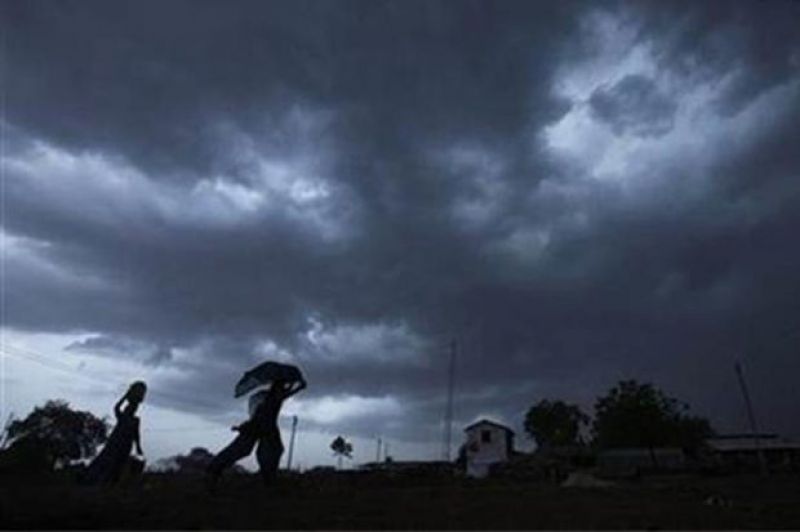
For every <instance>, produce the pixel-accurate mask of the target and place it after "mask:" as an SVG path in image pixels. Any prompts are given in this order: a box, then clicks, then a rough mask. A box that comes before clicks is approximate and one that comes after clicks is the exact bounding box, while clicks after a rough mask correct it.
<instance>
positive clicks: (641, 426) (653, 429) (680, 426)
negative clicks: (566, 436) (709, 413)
mask: <svg viewBox="0 0 800 532" xmlns="http://www.w3.org/2000/svg"><path fill="white" fill-rule="evenodd" d="M688 410H689V406H688V405H687V404H686V403H683V402H680V401H678V400H677V399H674V398H672V397H669V396H667V395H666V394H665V393H664V392H662V391H661V390H659V389H658V388H656V387H654V386H653V385H652V384H641V383H638V382H636V381H635V380H627V381H620V382H619V383H618V384H617V385H616V386H614V387H613V388H611V390H609V392H608V394H607V395H605V396H604V397H600V398H598V400H597V402H596V403H595V419H594V425H593V427H592V432H593V435H594V443H595V444H596V445H597V446H598V447H601V448H610V447H646V448H649V449H650V452H651V457H652V459H653V462H654V465H657V464H655V453H654V452H653V448H654V447H658V446H669V447H682V448H685V449H687V450H690V451H693V450H695V449H697V448H698V447H699V446H701V445H702V443H703V441H704V440H705V439H706V438H707V437H709V436H711V435H712V434H713V431H712V429H711V425H710V424H709V422H708V420H706V419H703V418H701V417H695V416H690V415H689V414H688Z"/></svg>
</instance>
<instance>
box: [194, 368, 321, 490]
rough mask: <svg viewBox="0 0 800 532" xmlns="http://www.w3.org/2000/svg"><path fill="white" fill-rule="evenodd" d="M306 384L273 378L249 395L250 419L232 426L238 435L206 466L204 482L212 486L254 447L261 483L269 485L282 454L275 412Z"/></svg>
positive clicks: (302, 381) (211, 488)
mask: <svg viewBox="0 0 800 532" xmlns="http://www.w3.org/2000/svg"><path fill="white" fill-rule="evenodd" d="M305 387H306V382H305V381H304V380H301V381H297V382H287V381H281V380H276V381H274V382H273V383H272V385H271V386H270V388H269V389H268V390H266V391H260V392H256V393H254V394H253V395H252V396H251V398H250V401H251V404H253V405H254V408H251V415H250V419H248V420H247V421H245V422H244V423H242V424H241V425H238V426H236V427H232V430H235V431H237V432H238V433H239V435H238V436H236V438H235V439H234V440H233V441H232V442H231V443H230V444H229V445H228V446H227V447H225V448H224V449H222V450H221V451H220V452H219V453H218V454H217V455H216V456H215V457H214V459H213V460H212V461H211V463H210V464H209V466H208V471H207V473H208V475H207V484H208V487H209V489H210V490H212V491H213V490H214V488H215V487H216V484H217V481H218V480H219V477H220V475H221V474H222V472H223V471H224V470H225V469H226V468H228V467H230V466H232V465H233V464H235V463H236V462H237V461H239V460H241V459H242V458H244V457H246V456H248V455H249V454H250V453H252V452H253V448H254V447H255V446H256V444H258V449H257V450H256V460H257V461H258V467H259V470H260V473H261V478H262V480H263V481H264V484H266V485H269V484H271V483H272V481H273V480H274V479H275V476H276V474H277V472H278V464H279V463H280V459H281V455H282V454H283V442H282V441H281V431H280V429H279V428H278V415H279V414H280V410H281V406H283V402H284V401H285V400H286V399H288V398H289V397H291V396H293V395H294V394H296V393H297V392H299V391H300V390H303V389H304V388H305Z"/></svg>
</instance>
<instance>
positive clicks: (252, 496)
mask: <svg viewBox="0 0 800 532" xmlns="http://www.w3.org/2000/svg"><path fill="white" fill-rule="evenodd" d="M0 528H4V529H8V528H17V529H19V528H25V529H31V528H37V529H46V528H58V529H70V528H81V529H92V528H114V529H125V528H148V529H171V528H180V529H206V528H214V529H253V528H258V529H269V528H272V529H541V528H544V529H603V528H615V529H631V528H635V529H686V528H691V529H748V528H749V529H753V528H762V529H763V528H768V529H800V476H773V477H769V478H767V479H762V478H759V477H757V476H736V477H713V478H692V477H672V478H660V479H645V480H640V481H629V482H625V483H618V484H617V485H616V486H614V487H612V488H605V489H587V488H561V487H558V486H555V485H550V484H541V483H526V482H519V481H517V482H513V483H512V482H500V481H473V482H468V481H464V480H458V481H456V480H453V481H449V480H448V481H437V482H429V483H427V485H426V482H425V480H424V479H413V480H409V479H392V478H374V477H373V478H369V479H365V478H359V477H352V478H343V477H338V476H335V477H333V478H328V479H310V478H304V477H298V478H285V479H282V482H281V483H280V487H279V488H275V489H272V490H270V491H267V490H266V489H264V488H263V487H262V486H261V485H260V484H258V482H257V479H256V477H252V476H238V477H228V478H226V479H225V480H224V482H223V483H222V484H221V485H220V489H219V492H218V493H217V494H216V495H214V496H212V495H209V494H208V493H206V492H205V490H204V488H203V486H202V482H201V479H199V478H194V477H185V476H176V475H155V474H149V475H146V476H145V477H144V478H143V479H142V480H141V482H140V483H137V484H134V485H128V486H123V487H117V488H114V489H112V490H101V489H96V488H83V487H78V486H75V485H74V484H73V483H72V482H69V481H68V480H67V479H59V478H51V479H48V480H46V481H45V480H43V479H39V480H37V481H28V482H26V483H21V482H20V481H19V480H18V479H12V478H2V479H0Z"/></svg>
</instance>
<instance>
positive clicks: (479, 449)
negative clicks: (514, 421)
mask: <svg viewBox="0 0 800 532" xmlns="http://www.w3.org/2000/svg"><path fill="white" fill-rule="evenodd" d="M484 433H486V434H488V439H489V441H488V442H487V441H485V440H484V437H483V435H484ZM509 437H510V435H509V433H508V431H507V430H504V429H501V428H500V427H497V426H495V425H491V424H489V423H481V424H478V425H476V426H474V427H472V428H470V429H469V430H468V431H467V475H469V476H471V477H478V478H481V477H485V476H486V475H488V474H489V467H490V466H491V464H495V463H498V462H505V461H506V460H508V438H509Z"/></svg>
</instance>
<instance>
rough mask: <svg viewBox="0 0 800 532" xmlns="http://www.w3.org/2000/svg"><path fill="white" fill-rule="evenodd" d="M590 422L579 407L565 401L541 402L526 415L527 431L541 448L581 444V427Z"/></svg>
mask: <svg viewBox="0 0 800 532" xmlns="http://www.w3.org/2000/svg"><path fill="white" fill-rule="evenodd" d="M588 422H589V416H587V415H586V414H584V413H583V412H582V411H581V409H580V408H578V406H577V405H571V404H567V403H564V402H563V401H548V400H546V399H544V400H542V401H539V403H538V404H536V405H534V406H532V407H531V408H530V409H529V410H528V413H527V414H525V431H526V432H527V433H528V434H529V435H530V436H531V437H532V438H533V439H534V440H536V445H538V446H539V447H540V448H547V447H553V446H559V445H574V444H576V443H578V442H579V436H580V428H581V425H585V424H586V423H588Z"/></svg>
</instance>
